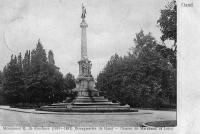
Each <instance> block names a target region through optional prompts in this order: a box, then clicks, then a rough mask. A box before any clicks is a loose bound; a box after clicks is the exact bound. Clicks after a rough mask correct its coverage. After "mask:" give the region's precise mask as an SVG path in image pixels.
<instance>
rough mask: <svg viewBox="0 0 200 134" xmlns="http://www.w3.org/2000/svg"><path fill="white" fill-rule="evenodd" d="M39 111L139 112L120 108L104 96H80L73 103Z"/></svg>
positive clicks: (45, 107) (51, 106) (123, 107)
mask: <svg viewBox="0 0 200 134" xmlns="http://www.w3.org/2000/svg"><path fill="white" fill-rule="evenodd" d="M39 110H44V111H53V112H137V111H138V110H136V109H131V108H130V106H129V105H125V106H120V104H119V103H112V102H111V101H108V99H105V98H104V96H96V97H95V96H93V97H91V96H78V97H77V98H76V99H75V100H74V101H73V102H71V103H54V104H52V105H50V106H43V107H41V108H40V109H39Z"/></svg>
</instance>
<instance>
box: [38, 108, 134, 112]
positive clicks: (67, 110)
mask: <svg viewBox="0 0 200 134" xmlns="http://www.w3.org/2000/svg"><path fill="white" fill-rule="evenodd" d="M40 110H44V111H53V112H138V110H131V109H130V108H124V107H120V108H111V107H110V108H104V107H99V108H41V109H40Z"/></svg>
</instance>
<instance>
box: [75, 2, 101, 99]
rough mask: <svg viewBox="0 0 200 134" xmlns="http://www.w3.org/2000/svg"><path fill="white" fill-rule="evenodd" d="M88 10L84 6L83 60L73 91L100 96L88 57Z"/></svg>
mask: <svg viewBox="0 0 200 134" xmlns="http://www.w3.org/2000/svg"><path fill="white" fill-rule="evenodd" d="M85 17H86V9H85V7H84V6H83V5H82V15H81V18H82V22H81V24H80V27H81V60H80V61H79V62H78V64H79V75H78V77H77V79H76V88H75V89H74V90H73V91H76V92H78V96H90V97H92V96H98V95H99V92H98V91H97V90H96V89H94V78H93V76H92V74H91V67H92V64H91V61H90V60H89V59H88V56H87V35H86V28H87V27H88V24H87V23H86V21H85Z"/></svg>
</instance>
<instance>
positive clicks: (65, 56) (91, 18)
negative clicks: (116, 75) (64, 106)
mask: <svg viewBox="0 0 200 134" xmlns="http://www.w3.org/2000/svg"><path fill="white" fill-rule="evenodd" d="M82 2H83V3H84V5H85V7H86V10H87V15H86V22H87V23H88V28H87V42H88V56H89V59H90V60H91V61H92V64H93V66H92V74H93V76H94V77H96V76H97V74H98V73H99V71H101V70H102V69H103V67H104V66H105V64H106V63H107V61H108V60H109V58H110V57H111V56H112V55H113V54H114V53H118V54H119V55H125V54H127V52H128V51H129V48H131V47H132V46H134V43H133V38H134V36H135V33H138V32H139V31H140V29H143V30H144V31H145V33H147V32H151V33H152V34H153V36H154V37H156V39H157V40H158V41H159V40H160V39H159V38H160V35H161V33H160V31H159V28H158V27H157V26H156V21H157V19H158V18H159V16H160V9H162V8H163V7H164V6H165V4H166V2H167V0H82V1H81V0H0V13H1V15H0V58H1V62H0V69H1V70H2V69H3V67H4V66H5V64H6V63H7V62H9V60H10V56H11V54H12V53H14V54H18V53H19V52H22V54H23V56H24V52H25V51H26V50H27V49H30V50H32V49H34V48H35V47H36V43H37V40H38V39H39V38H40V40H41V43H42V44H43V46H44V48H45V49H46V50H47V51H48V50H50V49H51V50H53V52H54V56H55V62H56V65H57V66H58V67H60V71H61V72H62V73H63V74H64V75H65V74H66V73H68V72H71V73H72V74H74V75H75V76H77V75H78V63H77V62H78V60H80V47H81V44H80V41H81V38H80V35H81V29H80V22H81V18H80V17H81V3H82Z"/></svg>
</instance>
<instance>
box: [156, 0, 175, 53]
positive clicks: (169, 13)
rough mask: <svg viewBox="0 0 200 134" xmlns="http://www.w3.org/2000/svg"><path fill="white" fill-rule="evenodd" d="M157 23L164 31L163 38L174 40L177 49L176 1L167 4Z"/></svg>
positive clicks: (163, 39)
mask: <svg viewBox="0 0 200 134" xmlns="http://www.w3.org/2000/svg"><path fill="white" fill-rule="evenodd" d="M157 23H158V24H159V26H160V30H161V32H162V36H161V40H162V41H165V40H168V39H169V40H173V41H174V47H175V50H176V42H177V5H176V1H175V0H172V1H171V2H170V3H168V5H166V6H165V9H162V10H161V16H160V18H159V19H158V21H157Z"/></svg>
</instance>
